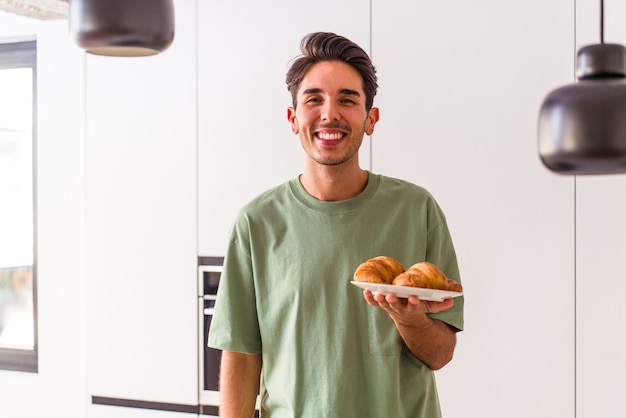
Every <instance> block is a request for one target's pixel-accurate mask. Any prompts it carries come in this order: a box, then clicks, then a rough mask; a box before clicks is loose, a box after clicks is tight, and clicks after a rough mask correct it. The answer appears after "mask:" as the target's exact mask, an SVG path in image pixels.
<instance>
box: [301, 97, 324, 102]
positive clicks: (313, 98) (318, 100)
mask: <svg viewBox="0 0 626 418" xmlns="http://www.w3.org/2000/svg"><path fill="white" fill-rule="evenodd" d="M319 102H321V100H320V98H319V97H314V96H311V97H309V98H308V99H305V100H304V103H319Z"/></svg>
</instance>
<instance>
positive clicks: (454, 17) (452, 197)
mask: <svg viewBox="0 0 626 418" xmlns="http://www.w3.org/2000/svg"><path fill="white" fill-rule="evenodd" d="M372 10H373V20H372V50H373V58H374V61H375V63H376V64H377V66H378V70H379V71H378V74H379V78H380V86H381V87H380V91H379V95H378V96H379V97H378V98H377V101H376V104H377V105H378V106H379V107H380V114H381V117H380V122H379V123H378V125H377V129H376V132H375V133H374V135H373V138H372V155H373V157H372V166H373V169H374V171H375V172H381V173H384V174H387V175H391V176H396V177H401V178H404V179H407V180H410V181H413V182H414V183H417V184H419V185H422V186H424V187H426V188H427V189H429V190H430V191H431V192H432V193H433V194H434V196H435V198H436V199H437V200H438V201H439V203H440V204H441V206H442V208H443V210H444V212H445V213H446V215H447V217H448V222H449V226H450V229H451V233H452V235H453V238H454V241H455V244H456V249H457V253H458V259H459V264H460V270H461V275H462V279H463V283H464V293H465V295H466V317H465V318H466V327H465V331H464V332H463V333H461V334H459V341H458V346H457V350H456V355H455V359H454V360H453V361H452V363H450V364H449V365H448V366H446V367H445V368H444V369H443V370H441V371H439V372H437V376H438V387H439V393H440V397H441V402H442V408H443V413H444V416H446V417H447V418H465V417H481V418H501V417H507V418H529V417H537V418H543V417H572V416H573V415H574V414H573V411H574V399H575V386H574V370H573V367H572V365H573V364H574V349H575V347H574V308H575V307H574V305H575V300H574V264H575V259H574V257H575V252H574V245H573V239H574V213H575V212H574V187H575V186H574V180H573V179H572V178H570V177H559V176H556V175H553V174H552V173H550V172H549V171H547V170H546V169H544V168H543V166H542V165H541V163H540V160H539V158H538V155H537V137H536V129H537V128H536V126H537V116H538V112H539V108H540V104H541V101H542V100H543V98H544V97H545V95H546V94H547V93H548V92H549V91H550V90H551V89H552V88H554V87H555V86H557V85H559V84H562V83H567V82H570V81H571V80H572V74H573V71H572V56H573V53H574V2H572V1H569V0H558V1H550V2H545V1H543V0H532V1H526V2H514V3H513V2H497V1H493V0H479V1H473V2H406V1H397V0H373V5H372Z"/></svg>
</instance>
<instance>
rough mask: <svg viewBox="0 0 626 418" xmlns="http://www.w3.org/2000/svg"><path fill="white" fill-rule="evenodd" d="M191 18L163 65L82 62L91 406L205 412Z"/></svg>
mask: <svg viewBox="0 0 626 418" xmlns="http://www.w3.org/2000/svg"><path fill="white" fill-rule="evenodd" d="M195 12H196V10H195V4H194V3H193V2H187V1H178V2H176V38H175V40H174V43H173V45H172V46H171V47H170V48H169V49H168V50H166V51H165V52H164V53H163V54H162V55H159V56H153V57H145V58H108V57H98V56H87V58H86V59H87V82H86V89H87V94H86V101H87V106H86V109H87V110H86V112H87V145H86V149H87V156H86V158H87V186H86V194H87V266H88V268H87V278H88V286H87V312H88V323H87V324H88V325H87V340H88V350H87V357H88V369H87V370H88V392H89V394H90V395H96V396H104V397H112V398H123V399H137V400H146V401H156V402H171V403H181V404H197V402H198V393H197V391H198V373H197V363H198V362H197V359H198V342H197V338H198V337H197V335H198V334H197V330H198V324H197V311H196V303H197V302H196V301H197V279H196V277H197V276H196V263H197V261H196V260H197V259H196V256H197V252H196V251H197V250H196V170H195V167H196V129H195V127H196V112H195V106H196V94H195V92H196V83H195V80H196V67H195V62H196V61H195V34H196V31H195V22H196V16H195Z"/></svg>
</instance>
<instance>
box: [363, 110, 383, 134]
mask: <svg viewBox="0 0 626 418" xmlns="http://www.w3.org/2000/svg"><path fill="white" fill-rule="evenodd" d="M379 118H380V113H379V111H378V108H377V107H373V108H371V109H370V111H369V113H368V114H367V119H366V120H365V133H366V134H367V135H368V136H369V135H372V134H373V133H374V125H376V122H378V119H379Z"/></svg>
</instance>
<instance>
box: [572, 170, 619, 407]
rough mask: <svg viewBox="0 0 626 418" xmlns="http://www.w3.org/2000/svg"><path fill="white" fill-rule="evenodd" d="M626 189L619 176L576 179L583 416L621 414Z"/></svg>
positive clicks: (578, 344) (579, 373)
mask: <svg viewBox="0 0 626 418" xmlns="http://www.w3.org/2000/svg"><path fill="white" fill-rule="evenodd" d="M625 191H626V179H625V178H624V177H623V176H609V177H597V176H594V177H585V178H579V179H578V181H577V187H576V197H577V205H576V219H577V222H576V230H577V237H576V243H577V244H576V249H577V252H576V253H577V269H576V295H577V298H576V300H577V303H576V337H577V338H576V347H577V361H576V371H577V379H576V381H577V389H578V390H577V400H578V416H579V417H581V418H592V417H605V418H618V417H621V416H623V415H624V391H623V388H624V387H626V360H624V353H626V337H625V336H624V333H623V330H624V329H625V328H626V315H624V309H623V304H622V303H621V301H622V298H623V295H624V294H625V293H626V280H625V278H626V272H625V271H624V255H626V242H625V241H624V237H626V216H625V214H626V193H625Z"/></svg>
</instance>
